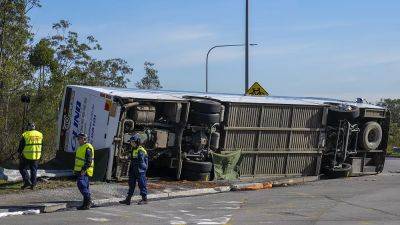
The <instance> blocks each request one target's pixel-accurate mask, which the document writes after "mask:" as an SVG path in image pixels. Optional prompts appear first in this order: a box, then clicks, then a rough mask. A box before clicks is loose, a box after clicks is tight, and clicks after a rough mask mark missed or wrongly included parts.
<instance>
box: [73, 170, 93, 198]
mask: <svg viewBox="0 0 400 225" xmlns="http://www.w3.org/2000/svg"><path fill="white" fill-rule="evenodd" d="M76 185H77V186H78V189H79V191H80V192H81V194H82V196H83V198H85V199H87V198H90V190H89V176H88V175H86V174H85V175H78V176H77V179H76Z"/></svg>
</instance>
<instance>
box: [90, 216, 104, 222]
mask: <svg viewBox="0 0 400 225" xmlns="http://www.w3.org/2000/svg"><path fill="white" fill-rule="evenodd" d="M87 219H88V220H92V221H96V222H108V221H110V220H109V219H107V218H97V217H95V218H92V217H88V218H87Z"/></svg>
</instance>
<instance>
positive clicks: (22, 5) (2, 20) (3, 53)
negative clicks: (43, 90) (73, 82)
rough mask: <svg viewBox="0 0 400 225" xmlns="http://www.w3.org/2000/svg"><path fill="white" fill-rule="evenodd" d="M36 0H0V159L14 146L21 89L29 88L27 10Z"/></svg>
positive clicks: (36, 5) (17, 132)
mask: <svg viewBox="0 0 400 225" xmlns="http://www.w3.org/2000/svg"><path fill="white" fill-rule="evenodd" d="M39 6H40V5H39V1H38V0H0V86H1V88H0V135H1V136H2V138H0V162H1V161H2V160H5V157H9V156H10V154H11V153H12V152H13V150H14V149H15V148H16V147H17V144H18V139H19V136H20V132H21V127H22V124H21V122H22V121H21V120H20V118H21V111H22V110H21V108H22V104H21V103H20V101H19V96H20V94H21V93H25V92H29V91H30V90H32V88H33V87H32V84H33V83H34V77H33V74H32V71H33V68H32V66H31V65H30V63H29V61H28V52H29V49H30V46H29V42H30V40H31V39H32V38H33V34H32V33H31V32H30V30H31V26H30V24H29V17H28V16H27V12H28V11H29V10H30V9H32V8H34V7H39Z"/></svg>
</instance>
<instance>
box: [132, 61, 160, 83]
mask: <svg viewBox="0 0 400 225" xmlns="http://www.w3.org/2000/svg"><path fill="white" fill-rule="evenodd" d="M144 70H145V72H146V74H145V75H144V77H143V78H142V79H141V80H140V82H136V84H135V86H136V87H137V88H140V89H161V88H162V86H161V84H160V80H159V79H158V71H157V70H156V69H155V68H154V63H151V62H145V63H144Z"/></svg>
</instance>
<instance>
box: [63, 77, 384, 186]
mask: <svg viewBox="0 0 400 225" xmlns="http://www.w3.org/2000/svg"><path fill="white" fill-rule="evenodd" d="M389 119H390V113H389V111H388V110H387V109H385V108H382V107H379V106H375V105H372V104H368V103H365V102H362V101H358V102H349V101H340V100H334V99H320V98H300V97H252V96H243V95H232V94H209V93H195V92H171V91H151V90H136V89H128V88H126V89H121V88H109V87H88V86H74V85H70V86H67V87H66V90H65V93H64V98H63V100H62V103H61V107H60V112H59V118H58V132H59V134H58V137H59V139H58V146H59V150H58V153H57V155H58V157H62V158H65V159H66V158H68V156H73V153H74V151H75V150H76V147H77V141H76V140H75V138H74V136H75V135H76V134H77V133H79V132H85V133H87V134H88V139H89V142H90V143H92V144H93V146H94V147H95V148H96V149H97V150H96V152H98V153H100V152H102V154H97V153H96V154H95V155H96V165H95V171H101V172H100V174H99V176H100V178H101V179H106V180H114V179H116V180H121V179H125V178H127V175H128V174H127V173H128V168H129V163H130V160H129V152H130V149H129V144H128V140H129V138H130V137H131V136H132V135H133V134H135V133H139V134H140V136H141V137H142V140H143V143H144V145H145V146H146V148H147V150H148V153H149V158H150V162H151V164H150V165H151V167H153V168H159V169H160V170H162V168H169V169H170V170H172V171H174V176H176V178H177V179H189V180H190V179H192V180H193V179H194V180H196V179H204V178H206V179H207V177H209V176H208V175H209V174H210V172H211V171H212V170H213V161H212V157H211V153H218V154H229V153H231V152H234V151H235V152H236V151H240V160H239V162H238V164H237V171H238V173H239V176H240V177H247V176H250V177H256V176H315V175H319V174H321V173H324V174H330V175H335V176H348V175H362V174H373V173H380V172H381V171H382V170H383V166H384V162H385V154H386V148H387V142H388V130H389ZM100 155H101V159H100V158H97V157H98V156H100ZM67 161H68V160H66V161H65V162H67ZM70 161H71V163H72V160H70Z"/></svg>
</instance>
